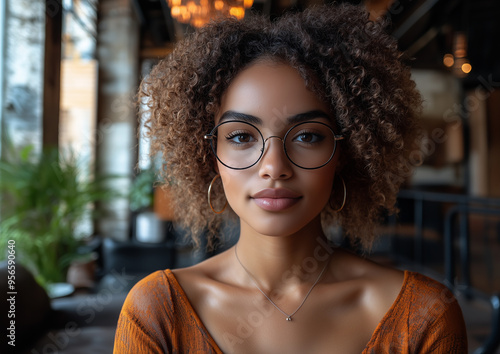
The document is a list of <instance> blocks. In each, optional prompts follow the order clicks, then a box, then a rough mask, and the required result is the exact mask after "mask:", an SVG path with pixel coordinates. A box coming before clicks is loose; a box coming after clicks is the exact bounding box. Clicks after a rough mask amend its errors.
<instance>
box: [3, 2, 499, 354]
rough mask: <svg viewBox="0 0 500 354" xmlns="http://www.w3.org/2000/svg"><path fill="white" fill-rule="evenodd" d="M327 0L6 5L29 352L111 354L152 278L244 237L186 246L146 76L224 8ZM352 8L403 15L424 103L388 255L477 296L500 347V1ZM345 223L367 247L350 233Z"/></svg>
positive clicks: (459, 293) (19, 257)
mask: <svg viewBox="0 0 500 354" xmlns="http://www.w3.org/2000/svg"><path fill="white" fill-rule="evenodd" d="M323 2H331V1H321V0H253V1H252V0H250V1H249V0H215V1H212V0H210V1H209V0H100V1H99V0H46V1H42V0H2V1H1V2H0V4H1V5H0V6H1V7H0V50H1V55H0V135H1V141H0V187H1V189H0V191H1V193H2V194H1V199H0V241H1V246H0V247H1V255H0V259H5V260H6V261H7V260H8V255H9V253H8V250H9V249H11V250H12V249H15V252H16V258H15V261H16V265H17V266H18V267H17V280H16V286H17V287H18V288H16V290H18V299H17V300H18V307H17V311H18V316H17V336H18V342H19V343H20V344H21V343H22V344H25V349H26V350H31V349H32V348H35V349H33V350H36V351H29V352H30V353H31V352H40V353H48V352H50V353H54V352H58V353H76V352H81V353H109V352H111V348H112V344H113V336H114V330H115V325H116V320H117V318H118V313H119V311H120V308H121V305H122V303H123V300H124V298H125V295H126V293H127V291H128V290H129V289H130V288H131V287H132V286H133V285H134V284H135V282H137V281H138V280H139V279H140V278H141V277H143V276H145V275H146V274H148V273H151V272H153V271H155V270H157V269H164V268H175V267H182V266H187V265H190V264H193V263H196V262H199V261H200V260H203V259H205V258H207V257H210V256H211V255H213V254H214V253H217V252H220V251H221V250H224V249H226V248H227V247H230V246H231V245H232V243H233V242H234V241H235V239H237V232H235V230H236V231H237V226H235V225H229V224H228V225H225V226H224V230H221V232H223V233H224V235H225V236H226V237H225V242H224V244H222V245H221V247H219V248H218V249H217V250H215V251H210V252H208V251H205V250H204V249H202V250H200V251H198V252H193V249H192V246H191V244H190V243H189V242H187V241H186V240H185V239H184V236H185V232H184V231H183V230H182V229H181V228H180V227H178V226H177V225H176V223H175V219H174V218H173V216H172V213H171V203H172V202H171V201H170V199H169V193H168V188H164V189H162V188H160V187H161V181H158V179H157V177H156V176H157V173H156V172H157V166H158V163H157V161H156V160H155V159H150V158H149V157H148V151H149V142H148V140H147V139H145V138H144V137H143V136H142V133H143V130H144V126H143V125H142V124H141V119H140V118H139V117H140V115H139V114H138V111H140V107H137V106H136V104H135V94H136V91H137V88H138V84H139V82H140V80H141V78H142V77H144V76H146V75H148V72H149V71H150V70H151V68H152V67H153V66H154V65H155V64H156V63H157V62H158V61H159V60H160V59H161V58H163V57H165V56H166V55H168V54H169V53H170V52H171V50H172V48H173V47H174V46H175V43H176V41H177V40H179V39H181V38H183V37H184V36H186V35H187V34H189V33H190V32H192V31H193V28H195V27H198V26H201V25H203V24H204V23H206V22H207V21H209V20H210V18H211V17H212V16H214V15H215V14H216V13H217V12H218V13H222V14H224V15H232V16H236V17H238V18H242V17H244V16H245V14H248V13H250V12H258V13H262V14H264V15H266V16H269V17H270V18H276V17H279V16H280V15H282V14H283V13H284V12H287V11H300V10H303V9H304V8H306V7H308V6H313V5H315V4H319V3H323ZM336 2H337V3H340V2H349V3H354V4H360V5H361V6H366V8H367V9H368V11H369V12H370V16H371V18H372V19H373V20H375V21H387V23H388V26H387V30H388V31H389V32H390V33H391V34H392V35H393V36H394V37H395V38H397V39H398V43H399V47H400V49H401V51H402V52H403V53H404V60H405V61H406V63H407V64H408V65H409V66H411V68H412V75H413V78H414V80H415V82H416V83H417V86H418V89H419V90H420V91H421V93H422V96H423V99H424V109H423V112H422V116H421V126H422V134H423V137H424V138H423V143H422V146H421V147H420V149H421V150H420V151H421V152H422V153H423V156H424V161H423V164H421V165H418V166H417V164H416V163H415V173H414V174H413V175H410V176H402V178H404V188H403V190H402V191H401V192H400V195H399V198H398V206H399V208H400V211H401V212H400V214H399V215H398V216H397V217H395V216H393V215H387V216H386V217H384V220H383V223H382V226H381V227H380V230H379V233H380V235H381V237H380V239H379V241H378V242H377V243H376V244H375V246H374V249H373V252H372V254H371V255H370V257H372V258H373V259H375V260H377V261H379V262H384V263H387V264H390V265H392V266H396V267H400V268H405V269H414V270H417V271H420V272H422V273H424V274H427V275H429V276H431V277H434V278H435V279H437V280H439V281H441V282H443V283H444V284H445V285H447V286H448V287H449V288H450V289H452V290H453V291H454V292H455V295H456V297H457V298H458V299H459V301H460V303H461V305H462V308H463V311H464V315H465V319H466V322H467V328H468V336H469V347H470V350H471V352H473V351H477V353H495V352H498V349H497V347H498V344H499V341H500V299H499V297H498V294H500V177H499V176H500V45H499V40H498V38H500V21H499V18H500V2H498V1H496V0H474V1H472V0H447V1H444V0H401V1H399V0H365V1H340V0H339V1H336ZM380 65H383V63H380ZM331 234H332V237H334V238H335V239H336V240H337V241H338V242H340V243H342V244H343V245H344V246H345V247H351V246H350V245H349V244H347V243H346V242H345V241H343V240H342V237H341V236H342V230H339V229H335V230H331ZM9 245H10V246H12V247H10V248H9ZM354 251H356V250H354ZM11 258H12V257H11ZM21 265H23V266H24V267H25V268H26V269H24V268H21ZM1 270H2V274H5V277H3V276H2V278H1V282H2V289H4V287H6V286H7V280H5V279H7V278H6V277H7V268H6V264H4V266H3V268H2V269H1ZM33 276H34V277H35V278H36V279H34V278H33ZM4 284H5V285H4ZM5 292H6V291H4V292H3V294H5ZM2 296H4V295H2ZM21 303H23V304H24V305H23V309H22V310H21V305H20V304H21ZM2 306H4V305H2ZM5 311H6V312H7V311H8V309H7V308H6V310H5ZM34 313H36V316H34V315H33V314H34ZM1 316H2V318H5V319H6V316H4V315H3V313H2V315H1ZM2 328H7V324H6V325H5V326H4V325H3V322H2ZM49 330H50V332H47V331H49ZM25 332H26V333H25ZM2 333H3V332H2ZM3 338H5V337H3ZM3 344H4V343H2V345H3ZM2 352H3V351H2Z"/></svg>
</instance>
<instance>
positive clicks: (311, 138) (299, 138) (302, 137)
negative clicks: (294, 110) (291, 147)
mask: <svg viewBox="0 0 500 354" xmlns="http://www.w3.org/2000/svg"><path fill="white" fill-rule="evenodd" d="M324 138H325V136H324V135H323V134H319V133H315V132H308V131H301V132H299V133H297V134H295V136H294V137H293V139H292V141H293V142H298V143H306V144H314V143H319V142H320V141H322V140H323V139H324Z"/></svg>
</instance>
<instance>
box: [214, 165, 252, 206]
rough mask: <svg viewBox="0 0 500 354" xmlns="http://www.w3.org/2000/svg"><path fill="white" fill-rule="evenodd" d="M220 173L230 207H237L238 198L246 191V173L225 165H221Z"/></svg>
mask: <svg viewBox="0 0 500 354" xmlns="http://www.w3.org/2000/svg"><path fill="white" fill-rule="evenodd" d="M218 166H219V173H220V176H221V180H222V184H223V187H224V194H225V195H226V199H227V201H228V203H229V205H230V206H231V207H232V208H233V210H234V207H235V201H236V197H237V196H238V195H240V193H242V191H243V190H244V188H243V187H244V182H245V180H246V179H245V178H243V175H244V173H243V172H242V171H238V170H231V169H229V168H227V167H225V166H224V165H221V164H219V165H218Z"/></svg>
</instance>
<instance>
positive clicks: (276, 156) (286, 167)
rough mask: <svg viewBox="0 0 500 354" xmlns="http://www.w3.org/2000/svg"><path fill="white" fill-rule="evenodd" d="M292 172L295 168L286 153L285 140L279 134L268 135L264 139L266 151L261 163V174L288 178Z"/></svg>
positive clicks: (266, 176)
mask: <svg viewBox="0 0 500 354" xmlns="http://www.w3.org/2000/svg"><path fill="white" fill-rule="evenodd" d="M273 138H274V139H273ZM292 174H293V168H292V166H291V162H290V160H288V158H287V157H286V155H285V151H284V149H283V140H282V139H281V138H280V137H279V136H270V137H268V138H267V139H266V140H265V141H264V153H263V155H262V157H261V160H260V164H259V176H260V177H262V178H271V179H287V178H290V177H291V176H292Z"/></svg>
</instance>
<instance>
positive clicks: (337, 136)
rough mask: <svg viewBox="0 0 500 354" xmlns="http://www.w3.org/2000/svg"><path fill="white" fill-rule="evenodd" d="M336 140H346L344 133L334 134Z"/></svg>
mask: <svg viewBox="0 0 500 354" xmlns="http://www.w3.org/2000/svg"><path fill="white" fill-rule="evenodd" d="M333 138H334V140H335V141H337V140H344V136H343V135H340V134H339V135H334V136H333ZM205 139H207V137H206V135H205Z"/></svg>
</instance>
